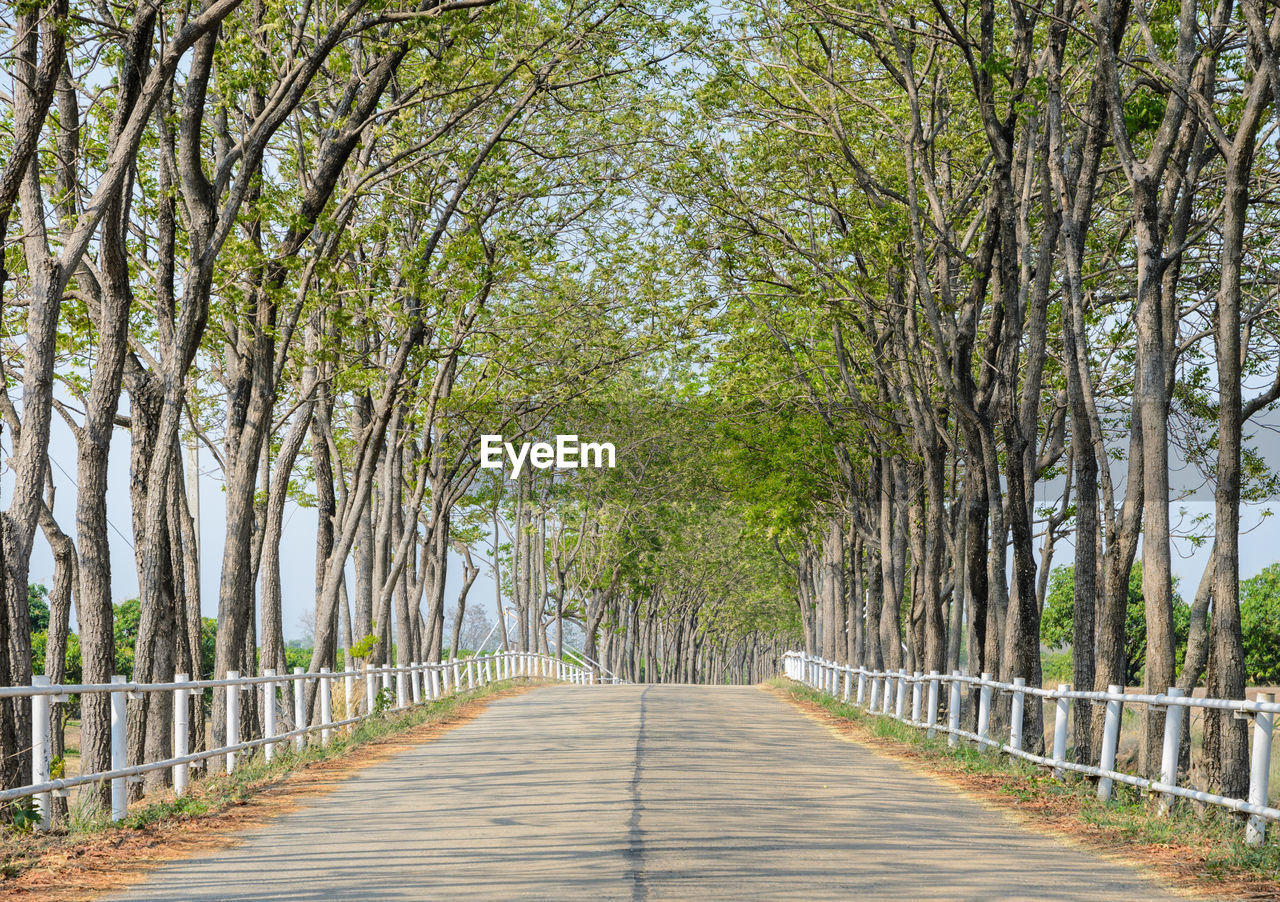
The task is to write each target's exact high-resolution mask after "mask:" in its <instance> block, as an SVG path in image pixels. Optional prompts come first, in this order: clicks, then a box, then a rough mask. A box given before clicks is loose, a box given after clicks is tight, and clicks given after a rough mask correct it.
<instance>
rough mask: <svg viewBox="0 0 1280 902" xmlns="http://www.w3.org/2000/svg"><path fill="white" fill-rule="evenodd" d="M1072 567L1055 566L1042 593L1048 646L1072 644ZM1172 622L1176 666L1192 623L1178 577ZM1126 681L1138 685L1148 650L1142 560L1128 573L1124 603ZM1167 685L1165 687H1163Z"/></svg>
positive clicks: (1042, 634) (1043, 634) (1044, 639)
mask: <svg viewBox="0 0 1280 902" xmlns="http://www.w3.org/2000/svg"><path fill="white" fill-rule="evenodd" d="M1074 593H1075V567H1074V565H1067V566H1063V567H1055V568H1054V570H1053V572H1052V573H1051V574H1050V575H1049V590H1048V593H1047V594H1046V595H1045V603H1044V616H1043V618H1042V620H1041V627H1040V640H1041V641H1042V642H1043V643H1044V644H1045V645H1047V646H1049V647H1050V648H1062V647H1065V646H1070V645H1073V644H1074V640H1075V633H1074V631H1073V628H1072V627H1073V618H1074V613H1075V611H1074V606H1075V600H1074V598H1075V596H1074ZM1172 597H1173V603H1174V604H1173V626H1174V639H1175V646H1174V647H1175V651H1176V654H1177V662H1178V666H1179V667H1181V666H1182V661H1183V658H1184V656H1185V654H1186V650H1187V631H1188V628H1189V626H1190V623H1191V608H1190V607H1189V606H1188V605H1187V604H1186V603H1185V602H1184V601H1183V600H1182V596H1181V595H1179V594H1178V580H1177V578H1175V579H1174V581H1173V596H1172ZM1124 650H1125V684H1126V685H1129V686H1135V685H1139V684H1141V682H1142V675H1143V667H1144V666H1145V664H1146V653H1147V621H1146V599H1145V598H1143V595H1142V562H1141V561H1138V562H1136V563H1135V564H1134V565H1133V571H1132V572H1131V573H1130V574H1129V593H1128V596H1127V603H1126V606H1125V624H1124ZM1166 688H1168V687H1166Z"/></svg>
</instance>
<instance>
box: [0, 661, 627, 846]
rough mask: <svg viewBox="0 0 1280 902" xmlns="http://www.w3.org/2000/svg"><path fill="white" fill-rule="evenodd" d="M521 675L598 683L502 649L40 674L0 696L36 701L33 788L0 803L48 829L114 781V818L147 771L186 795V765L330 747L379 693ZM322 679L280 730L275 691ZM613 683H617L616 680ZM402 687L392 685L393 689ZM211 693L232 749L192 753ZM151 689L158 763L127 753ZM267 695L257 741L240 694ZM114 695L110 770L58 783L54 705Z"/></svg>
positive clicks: (422, 692)
mask: <svg viewBox="0 0 1280 902" xmlns="http://www.w3.org/2000/svg"><path fill="white" fill-rule="evenodd" d="M515 677H534V678H544V679H553V680H560V681H563V682H566V683H581V684H589V683H594V682H595V676H594V673H593V672H592V670H591V669H590V668H585V667H580V666H578V665H577V664H573V663H571V662H568V661H562V660H559V659H557V658H553V657H550V656H548V655H540V654H532V653H528V652H497V653H495V654H492V655H477V656H474V657H468V658H456V659H454V660H452V661H446V662H443V663H440V664H411V665H409V666H408V667H391V666H386V667H380V668H369V669H367V670H365V671H342V672H338V673H330V672H329V670H328V668H324V669H322V670H321V671H320V672H319V673H303V672H302V668H301V667H295V668H294V671H293V673H291V674H277V673H275V671H272V670H266V671H264V672H263V675H262V676H257V677H241V676H240V675H239V674H238V673H237V672H235V671H231V672H229V673H228V674H227V678H226V679H222V680H188V679H187V677H186V674H179V675H178V676H177V678H176V679H175V680H174V682H172V683H127V682H125V678H124V677H122V676H117V677H113V678H112V681H111V682H110V683H96V684H82V685H66V686H52V685H50V684H49V679H48V677H44V676H37V677H34V678H33V679H32V681H31V685H30V686H0V697H3V698H15V697H17V698H30V699H31V723H32V729H31V734H32V741H31V751H32V755H31V785H29V786H20V787H17V788H14V789H7V790H3V791H0V804H3V803H6V802H10V801H12V800H15V799H22V798H29V797H34V798H35V802H36V805H37V807H38V809H39V811H40V825H41V827H42V828H45V829H47V828H48V826H49V814H50V808H51V806H50V802H51V798H52V795H53V794H54V793H56V794H59V795H62V796H65V795H67V793H68V790H70V789H71V788H72V787H75V786H83V785H88V784H94V783H101V782H102V781H104V780H110V781H111V817H112V819H113V820H117V821H118V820H120V819H122V818H123V817H124V816H125V814H126V811H127V807H128V792H127V786H126V782H139V781H141V779H142V774H145V773H147V772H148V771H156V770H170V771H171V772H172V780H173V788H174V791H175V792H177V793H178V794H179V795H181V794H182V793H183V792H185V791H186V789H187V785H188V777H189V774H188V770H189V768H190V767H191V766H192V765H196V766H201V765H202V762H204V761H206V760H207V759H211V758H223V759H224V760H225V767H226V772H227V773H231V772H232V770H234V768H235V765H236V757H237V756H238V755H239V754H240V753H242V752H247V751H252V750H253V749H257V748H262V749H263V754H264V755H265V757H266V759H267V760H268V761H270V760H271V759H272V758H273V757H274V756H275V752H276V749H277V746H279V745H280V744H281V743H286V742H289V741H290V740H292V741H293V743H294V747H295V748H296V749H298V750H301V749H302V748H303V746H304V745H305V743H306V742H307V739H308V736H309V735H310V734H314V733H319V734H320V742H321V744H322V745H328V744H329V741H330V739H331V737H332V735H333V731H334V730H335V729H337V728H340V727H345V726H349V725H351V724H354V723H358V722H359V721H362V720H365V719H367V718H368V717H370V716H371V715H372V713H373V712H374V711H375V710H376V708H377V698H378V693H379V691H385V692H386V693H387V695H386V696H384V697H389V696H390V694H391V692H392V691H394V693H395V704H394V705H392V704H390V703H389V702H388V704H387V707H386V710H388V711H399V710H401V709H405V708H409V707H411V706H414V705H419V704H422V703H424V702H430V701H434V700H436V699H439V698H443V697H445V696H447V695H450V694H451V693H454V692H457V691H459V690H464V689H472V688H475V687H478V686H483V685H485V684H487V683H491V682H494V681H495V680H505V679H512V678H515ZM337 680H342V687H343V690H344V696H343V697H344V699H345V700H346V711H347V712H352V711H354V710H355V709H356V708H358V707H359V705H358V700H357V694H356V682H357V681H362V682H363V683H364V710H363V713H360V714H358V715H357V716H352V717H346V718H344V719H342V720H339V721H334V720H333V708H332V700H333V685H334V683H335V681H337ZM311 681H315V682H316V683H317V688H316V691H315V705H316V714H317V722H316V723H315V724H313V725H311V726H302V727H298V726H296V725H295V726H294V727H293V728H291V729H285V730H283V731H282V730H281V729H279V727H280V726H281V724H280V721H279V718H278V717H277V697H276V692H277V690H279V691H280V692H281V693H287V692H288V691H289V685H290V684H292V687H293V704H294V711H295V712H297V711H302V710H304V709H305V698H306V690H307V684H308V683H309V682H311ZM611 682H612V680H611ZM393 683H394V689H393ZM205 689H214V690H219V689H220V690H222V691H224V692H226V693H227V705H226V711H227V720H226V735H227V741H226V745H223V746H220V747H218V748H214V749H208V750H207V751H201V752H188V748H187V739H188V732H189V726H190V725H189V721H188V711H189V709H188V705H187V703H186V702H187V699H188V698H189V697H190V696H192V695H199V694H201V693H202V692H203V691H204V690H205ZM146 692H171V693H173V703H174V704H173V713H174V717H173V757H171V758H166V759H164V760H163V761H151V762H146V763H142V764H135V765H132V766H130V765H128V763H127V760H126V751H125V702H126V700H127V699H131V698H139V697H140V696H141V694H142V693H146ZM242 692H261V693H262V695H261V699H260V701H261V705H260V710H261V711H262V735H261V736H259V737H257V738H251V737H241V736H240V694H241V693H242ZM90 693H107V694H109V695H110V697H111V770H108V771H103V772H101V773H90V774H80V775H79V776H75V777H67V778H63V779H52V778H51V776H50V766H51V763H52V762H51V754H52V744H51V742H50V728H51V725H52V723H51V706H52V703H54V702H65V701H67V700H68V697H69V696H70V695H73V694H75V695H87V694H90Z"/></svg>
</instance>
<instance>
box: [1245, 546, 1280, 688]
mask: <svg viewBox="0 0 1280 902" xmlns="http://www.w3.org/2000/svg"><path fill="white" fill-rule="evenodd" d="M1240 627H1241V632H1242V634H1243V636H1244V671H1245V679H1246V680H1248V681H1249V683H1250V684H1251V685H1254V686H1275V685H1278V684H1280V563H1275V564H1270V565H1268V566H1267V567H1264V568H1263V570H1262V572H1261V573H1259V574H1257V575H1256V576H1251V577H1249V578H1248V579H1242V580H1241V581H1240Z"/></svg>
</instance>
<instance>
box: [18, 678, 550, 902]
mask: <svg viewBox="0 0 1280 902" xmlns="http://www.w3.org/2000/svg"><path fill="white" fill-rule="evenodd" d="M531 688H533V687H532V686H529V685H519V686H514V687H511V688H506V689H501V690H499V691H497V692H493V693H489V694H486V695H483V696H480V697H478V698H472V699H468V700H464V701H462V702H460V703H459V704H457V705H455V706H453V707H451V708H450V709H448V710H446V711H442V712H440V713H439V714H437V715H435V716H432V715H431V714H428V719H427V720H426V721H425V722H422V723H419V724H416V725H414V726H410V727H407V728H405V729H401V730H394V729H393V731H392V732H390V733H388V734H387V735H385V736H381V737H378V738H374V739H370V740H368V741H366V742H362V743H360V744H359V745H355V746H352V747H351V748H350V749H347V750H345V751H343V752H341V753H340V754H337V755H335V756H333V757H327V758H323V759H320V760H310V761H299V762H298V763H297V764H296V766H294V767H292V768H290V769H289V770H288V771H286V772H283V773H276V774H271V775H269V776H266V777H263V778H262V779H261V780H254V781H250V782H249V783H247V784H242V785H238V786H236V787H235V792H233V793H230V794H229V796H228V798H227V799H226V800H225V801H223V802H220V803H219V802H215V804H214V807H213V808H211V809H210V810H208V811H207V812H204V813H201V814H199V815H194V816H192V815H175V816H172V817H165V818H161V819H158V820H155V821H153V822H149V823H146V824H144V825H142V826H138V827H110V828H106V829H102V830H95V831H93V832H87V833H72V834H65V835H61V836H59V835H47V836H11V837H6V838H5V840H4V841H3V843H2V844H0V849H2V851H3V857H4V865H5V870H6V872H10V873H7V874H6V876H3V877H0V899H5V900H9V899H13V900H36V899H38V900H40V902H86V900H91V899H93V898H95V897H97V896H100V895H102V894H103V893H106V892H109V891H110V892H119V891H120V889H121V888H122V887H127V886H129V885H131V884H134V883H136V882H138V881H140V880H142V879H144V878H145V877H146V875H147V873H148V872H149V871H151V870H152V869H153V868H155V867H156V866H158V865H160V864H162V863H164V862H166V861H171V860H173V859H178V858H187V857H190V856H193V855H197V854H200V853H202V852H207V851H209V850H212V849H218V848H225V847H227V846H229V845H233V844H235V843H236V842H237V841H238V839H239V837H240V835H241V834H242V833H243V832H244V831H245V830H249V829H252V828H254V827H259V826H262V825H264V824H266V823H267V822H268V821H270V820H271V819H272V818H274V817H276V816H278V815H280V814H284V813H286V812H289V811H293V810H295V809H297V808H299V807H301V806H302V805H303V804H305V802H306V800H307V799H308V798H309V797H313V796H316V795H319V794H322V793H326V792H329V791H331V790H332V789H334V788H335V787H336V786H337V785H338V784H340V783H341V782H343V781H344V780H347V779H349V778H351V777H352V776H354V775H356V774H358V773H359V772H360V771H362V770H364V769H365V768H368V767H371V766H373V765H375V764H378V763H380V762H382V761H386V760H387V759H388V758H391V757H393V756H395V755H396V754H398V753H400V752H403V751H405V750H406V749H409V748H412V747H413V746H416V745H420V744H422V743H424V742H430V741H431V740H433V739H436V738H437V737H439V736H441V735H443V734H444V733H447V732H449V731H450V730H452V729H454V728H455V727H459V726H461V725H462V724H464V723H467V722H468V721H470V720H474V719H475V718H476V717H477V716H479V715H480V714H481V713H482V712H483V711H484V710H485V708H486V707H487V705H488V704H489V702H491V701H494V700H496V699H501V698H507V697H509V696H513V695H519V694H521V693H524V692H527V691H528V690H529V689H531ZM406 716H412V715H406ZM218 790H222V793H225V791H226V787H225V786H223V787H215V786H212V785H211V786H209V787H202V786H200V785H199V784H197V785H196V787H195V789H194V790H193V791H194V792H195V793H209V794H213V793H216V792H218ZM147 801H148V802H149V803H151V802H153V801H159V802H163V801H165V799H164V798H160V799H157V800H152V799H151V798H150V797H149V798H148V800H147Z"/></svg>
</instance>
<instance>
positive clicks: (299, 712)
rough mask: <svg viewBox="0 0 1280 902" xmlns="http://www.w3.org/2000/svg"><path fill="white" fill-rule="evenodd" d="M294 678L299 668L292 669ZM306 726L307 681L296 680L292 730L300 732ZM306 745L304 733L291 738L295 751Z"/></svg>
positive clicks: (299, 671)
mask: <svg viewBox="0 0 1280 902" xmlns="http://www.w3.org/2000/svg"><path fill="white" fill-rule="evenodd" d="M293 673H294V675H295V676H297V675H298V674H300V673H302V668H301V667H295V668H293ZM306 725H307V681H306V680H305V679H296V680H294V681H293V728H294V729H295V730H301V729H302V728H303V727H305V726H306ZM306 744H307V736H306V734H305V733H299V734H298V735H297V736H295V737H293V747H294V749H295V750H296V751H299V752H300V751H302V747H303V746H304V745H306Z"/></svg>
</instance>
